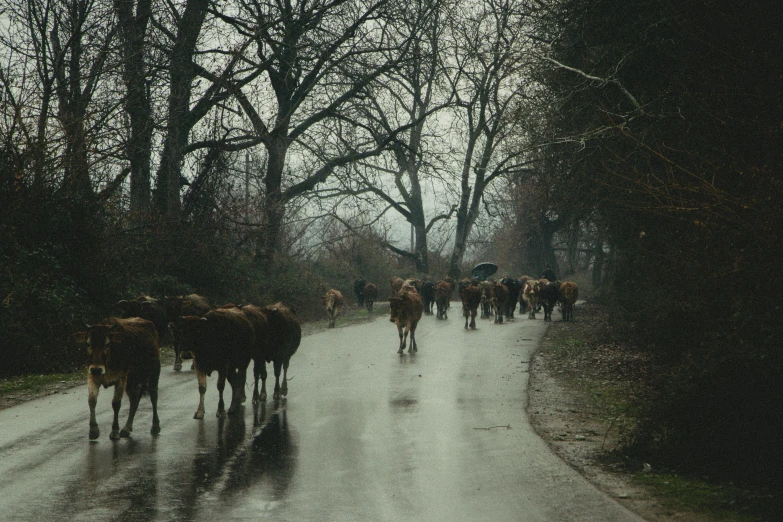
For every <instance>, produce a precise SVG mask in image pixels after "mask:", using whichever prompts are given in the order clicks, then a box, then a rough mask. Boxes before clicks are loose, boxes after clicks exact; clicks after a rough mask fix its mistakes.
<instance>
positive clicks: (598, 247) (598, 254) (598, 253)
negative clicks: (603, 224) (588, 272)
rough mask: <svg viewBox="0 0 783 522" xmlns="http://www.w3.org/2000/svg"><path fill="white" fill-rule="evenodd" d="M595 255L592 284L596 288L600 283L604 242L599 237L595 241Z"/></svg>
mask: <svg viewBox="0 0 783 522" xmlns="http://www.w3.org/2000/svg"><path fill="white" fill-rule="evenodd" d="M594 250H595V255H594V260H593V286H594V287H596V288H598V287H599V286H601V283H602V276H603V270H604V243H603V241H601V240H600V239H597V240H596V241H595V249H594Z"/></svg>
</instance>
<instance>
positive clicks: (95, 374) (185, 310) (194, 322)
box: [74, 294, 302, 440]
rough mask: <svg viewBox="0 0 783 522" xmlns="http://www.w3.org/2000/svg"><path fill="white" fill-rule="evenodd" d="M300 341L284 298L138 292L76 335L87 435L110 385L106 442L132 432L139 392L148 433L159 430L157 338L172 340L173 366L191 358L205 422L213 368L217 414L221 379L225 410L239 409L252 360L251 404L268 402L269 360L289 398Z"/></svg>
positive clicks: (221, 409) (94, 429)
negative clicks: (83, 365)
mask: <svg viewBox="0 0 783 522" xmlns="http://www.w3.org/2000/svg"><path fill="white" fill-rule="evenodd" d="M301 338H302V331H301V327H300V324H299V320H298V319H297V317H296V313H295V311H294V310H293V309H292V308H290V307H288V306H286V305H284V304H283V303H276V304H273V305H269V306H264V307H260V306H255V305H252V304H248V305H244V306H237V305H233V304H227V305H223V306H220V307H217V308H212V307H211V306H210V305H209V302H208V301H207V299H206V298H204V297H202V296H200V295H197V294H192V295H188V296H176V297H169V296H167V297H164V298H163V299H156V298H153V297H149V296H146V295H142V296H141V297H139V298H137V299H134V300H129V301H120V302H119V303H117V304H116V305H115V307H114V309H113V310H112V313H111V316H110V317H109V318H107V319H104V320H103V321H101V322H100V323H99V324H95V325H92V326H88V327H87V330H86V331H84V332H77V333H75V334H74V339H75V340H76V342H77V343H79V344H82V345H85V346H86V348H87V353H88V356H89V373H88V378H87V386H88V403H89V406H90V433H89V436H90V439H97V438H98V436H99V435H100V430H99V428H98V423H97V421H96V419H95V406H96V403H97V400H98V391H99V390H100V387H101V386H103V387H104V388H108V387H109V386H114V396H113V398H112V409H113V410H114V422H113V424H112V431H111V435H110V438H111V439H113V440H116V439H119V438H120V437H128V436H130V432H131V431H132V430H133V418H134V416H135V415H136V410H137V408H138V405H139V400H140V399H141V397H142V395H144V393H148V394H149V396H150V400H151V401H152V430H151V431H152V433H153V434H157V433H159V432H160V420H159V418H158V379H159V377H160V344H161V342H167V341H171V343H172V344H173V347H174V353H175V362H174V370H177V371H179V370H181V369H182V360H183V359H192V360H193V369H194V370H195V373H196V378H197V380H198V390H199V403H198V408H197V409H196V413H195V415H194V418H196V419H203V418H204V394H205V392H206V389H207V376H208V375H211V374H212V372H217V374H218V381H217V389H218V394H219V401H218V409H217V415H218V416H222V415H224V414H225V413H226V411H225V405H224V402H223V390H224V388H225V383H226V380H228V382H229V384H230V385H231V390H232V394H231V404H230V406H229V408H228V413H229V414H232V413H236V412H237V411H239V410H240V405H241V404H242V403H243V402H245V399H246V397H245V380H246V374H247V368H248V366H249V365H250V361H251V360H253V361H254V365H253V376H254V380H255V385H254V388H253V402H258V401H264V400H266V378H267V371H266V365H267V363H270V362H271V363H272V365H273V367H274V372H275V388H274V393H273V397H274V398H275V399H279V398H281V397H284V396H285V395H287V393H288V385H287V372H288V364H289V361H290V359H291V356H292V355H293V354H294V353H295V352H296V350H297V348H298V347H299V342H300V340H301ZM281 370H282V374H283V378H282V382H281V381H280V373H281ZM259 378H260V380H261V389H260V391H259V386H258V381H259ZM124 393H127V395H128V400H129V401H130V409H129V412H128V420H127V422H126V424H125V427H124V428H122V430H120V427H119V420H118V415H119V411H120V404H121V401H122V396H123V394H124Z"/></svg>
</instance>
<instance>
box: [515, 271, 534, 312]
mask: <svg viewBox="0 0 783 522" xmlns="http://www.w3.org/2000/svg"><path fill="white" fill-rule="evenodd" d="M531 279H533V278H532V277H530V276H529V275H523V276H522V277H519V278H517V281H519V313H520V314H521V313H522V312H524V311H525V308H527V303H526V302H525V284H526V283H527V282H528V281H529V280H531Z"/></svg>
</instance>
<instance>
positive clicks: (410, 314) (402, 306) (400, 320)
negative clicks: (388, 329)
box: [389, 291, 424, 354]
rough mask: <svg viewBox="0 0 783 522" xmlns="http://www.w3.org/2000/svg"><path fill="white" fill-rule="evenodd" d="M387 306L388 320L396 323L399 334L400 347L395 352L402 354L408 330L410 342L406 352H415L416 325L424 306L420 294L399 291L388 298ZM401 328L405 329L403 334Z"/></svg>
mask: <svg viewBox="0 0 783 522" xmlns="http://www.w3.org/2000/svg"><path fill="white" fill-rule="evenodd" d="M389 307H390V312H389V321H391V322H392V323H395V324H396V325H397V333H398V334H399V336H400V349H399V350H397V353H399V354H402V353H403V351H404V350H405V342H406V340H407V338H408V333H409V332H410V336H411V342H410V346H409V348H408V353H410V352H417V351H418V348H417V347H416V325H417V324H418V323H419V319H421V313H422V310H423V308H424V306H423V305H422V302H421V296H420V295H419V294H418V292H414V291H408V292H400V295H398V296H396V297H390V298H389ZM403 329H404V330H405V333H404V335H403Z"/></svg>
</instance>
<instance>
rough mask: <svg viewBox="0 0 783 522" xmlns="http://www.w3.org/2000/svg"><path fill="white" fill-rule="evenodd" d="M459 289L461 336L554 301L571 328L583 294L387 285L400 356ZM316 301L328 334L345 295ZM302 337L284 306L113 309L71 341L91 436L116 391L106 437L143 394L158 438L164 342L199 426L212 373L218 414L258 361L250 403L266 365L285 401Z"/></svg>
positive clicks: (516, 283)
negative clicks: (81, 373)
mask: <svg viewBox="0 0 783 522" xmlns="http://www.w3.org/2000/svg"><path fill="white" fill-rule="evenodd" d="M455 287H456V288H457V289H458V292H459V296H460V299H461V300H462V313H463V315H464V317H465V328H468V327H470V328H475V327H476V315H477V313H478V310H479V308H480V309H481V317H482V318H491V317H492V316H493V315H494V318H495V323H502V322H503V318H504V317H505V318H513V317H514V311H515V309H516V304H517V302H519V305H520V313H522V312H523V311H524V310H525V309H528V310H529V315H528V317H529V318H530V319H535V314H536V312H537V311H539V310H540V308H543V309H544V320H545V321H547V320H551V318H552V310H553V308H554V306H555V305H556V304H557V303H560V304H561V306H562V312H563V320H564V321H568V320H570V319H571V318H572V317H573V306H574V303H575V302H576V300H577V296H578V292H579V288H578V287H577V285H576V283H572V282H569V281H566V282H562V283H560V282H551V281H548V280H546V279H534V278H532V277H527V276H525V277H521V278H519V279H514V278H511V277H504V278H503V279H501V280H500V281H495V280H491V281H478V280H476V279H463V280H462V281H460V282H459V284H457V285H455V283H454V280H453V279H451V278H449V277H446V278H444V279H443V280H441V281H439V282H438V283H434V282H432V281H420V280H416V279H408V280H403V279H401V278H399V277H395V278H394V279H392V281H391V285H390V295H389V308H390V318H389V320H390V321H391V322H393V323H395V324H396V325H397V332H398V334H399V338H400V347H399V350H398V353H400V354H402V353H403V351H404V349H405V346H406V344H407V338H408V336H409V335H410V345H409V347H408V351H409V352H416V351H417V346H416V325H417V324H418V322H419V320H420V319H421V316H422V314H427V315H432V314H433V307H435V308H436V314H437V315H436V317H437V318H438V319H447V318H448V316H447V311H448V309H449V307H450V302H451V298H452V295H453V293H454V290H455ZM354 292H355V293H356V297H357V301H358V304H359V306H366V307H367V309H368V310H369V311H370V312H372V308H373V304H374V302H375V300H376V299H377V297H378V287H377V286H376V285H375V284H372V283H367V282H366V281H364V280H362V279H359V280H357V281H356V282H355V283H354ZM322 303H323V306H324V309H325V310H326V313H327V315H328V317H329V326H330V327H334V325H335V318H336V316H337V314H338V312H339V310H340V309H341V308H342V307H343V305H344V299H343V295H342V293H341V292H340V291H339V290H334V289H332V290H329V291H327V292H326V293H325V294H324V295H323V298H322ZM301 338H302V331H301V326H300V324H299V320H298V319H297V316H296V313H295V311H294V310H293V309H292V308H290V307H289V306H286V305H284V304H283V303H276V304H273V305H269V306H264V307H260V306H256V305H252V304H247V305H244V306H237V305H234V304H227V305H223V306H219V307H216V308H213V307H212V306H210V304H209V301H208V300H207V299H206V298H205V297H203V296H200V295H197V294H191V295H187V296H174V297H171V296H166V297H164V298H162V299H156V298H153V297H150V296H146V295H142V296H140V297H138V298H137V299H133V300H128V301H120V302H119V303H116V304H115V306H114V309H113V310H112V312H111V315H110V317H109V318H107V319H104V320H103V321H101V322H100V323H98V324H94V325H92V326H88V327H87V330H86V331H84V332H77V333H75V334H74V339H75V341H76V342H77V343H79V344H81V345H84V346H86V349H87V353H88V356H89V373H88V379H87V386H88V404H89V407H90V432H89V437H90V439H97V438H98V436H99V435H100V430H99V428H98V423H97V421H96V419H95V406H96V404H97V400H98V392H99V390H100V387H101V386H103V387H104V388H108V387H109V386H114V396H113V398H112V409H113V410H114V421H113V423H112V431H111V434H110V438H111V439H113V440H116V439H119V438H121V437H128V436H130V432H131V431H132V430H133V419H134V417H135V415H136V410H137V408H138V406H139V401H140V399H141V397H142V396H143V395H144V394H145V393H148V394H149V396H150V400H151V401H152V430H151V432H152V433H153V434H157V433H159V432H160V419H159V418H158V380H159V378H160V344H161V343H163V342H171V344H172V345H173V347H174V370H175V371H180V370H181V369H182V361H183V359H192V360H193V366H192V368H193V369H194V370H195V374H196V378H197V380H198V391H199V403H198V408H197V409H196V413H195V415H194V418H196V419H203V418H204V394H205V393H206V390H207V376H209V375H211V374H212V372H217V374H218V381H217V389H218V395H219V400H218V409H217V416H222V415H225V413H226V410H225V404H224V402H223V390H224V388H225V383H226V380H228V383H229V385H230V386H231V391H232V393H231V404H230V406H229V408H228V413H229V414H233V413H236V412H238V411H239V410H240V406H241V404H242V403H244V402H245V400H246V397H245V381H246V374H247V368H248V367H249V366H250V361H251V360H252V361H254V365H253V377H254V387H253V402H254V403H255V402H259V401H265V400H266V398H267V394H266V378H267V370H266V365H267V363H272V365H273V368H274V373H275V388H274V392H273V398H274V399H280V398H281V397H284V396H286V395H287V393H288V384H287V373H288V364H289V361H290V359H291V356H292V355H293V354H294V353H295V352H296V350H297V348H298V347H299V343H300V341H301ZM281 371H282V382H281V380H280V374H281ZM259 379H260V380H261V388H260V390H259V386H258V381H259ZM125 393H127V395H128V399H129V402H130V409H129V412H128V420H127V422H126V424H125V427H123V428H122V430H120V426H119V418H118V417H119V411H120V405H121V401H122V397H123V395H124V394H125Z"/></svg>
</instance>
